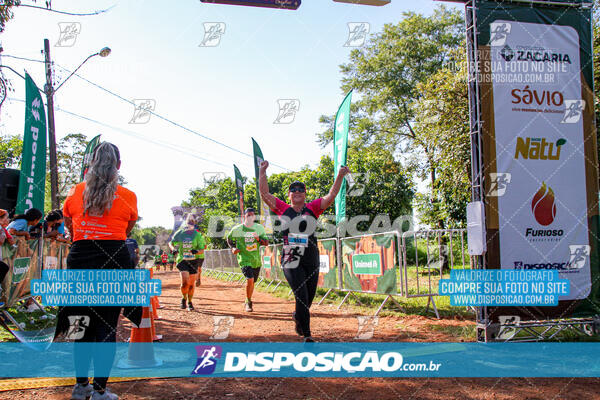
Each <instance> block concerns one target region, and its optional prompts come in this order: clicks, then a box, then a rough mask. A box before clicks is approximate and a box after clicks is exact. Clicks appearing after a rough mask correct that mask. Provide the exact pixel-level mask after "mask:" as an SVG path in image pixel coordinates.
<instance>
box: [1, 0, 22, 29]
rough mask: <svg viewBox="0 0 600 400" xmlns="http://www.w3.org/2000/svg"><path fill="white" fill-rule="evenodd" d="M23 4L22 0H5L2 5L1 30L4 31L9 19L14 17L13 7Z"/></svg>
mask: <svg viewBox="0 0 600 400" xmlns="http://www.w3.org/2000/svg"><path fill="white" fill-rule="evenodd" d="M19 4H21V1H20V0H5V1H3V2H2V5H0V32H4V27H5V26H6V22H8V20H9V19H12V17H13V12H12V7H14V6H18V5H19Z"/></svg>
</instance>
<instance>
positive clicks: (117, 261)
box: [59, 240, 133, 390]
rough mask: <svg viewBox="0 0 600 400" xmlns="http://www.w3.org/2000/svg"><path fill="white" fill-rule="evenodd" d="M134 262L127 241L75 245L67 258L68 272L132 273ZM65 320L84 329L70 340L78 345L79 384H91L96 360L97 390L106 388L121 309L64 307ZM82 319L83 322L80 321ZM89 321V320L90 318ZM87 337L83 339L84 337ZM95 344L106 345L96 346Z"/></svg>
mask: <svg viewBox="0 0 600 400" xmlns="http://www.w3.org/2000/svg"><path fill="white" fill-rule="evenodd" d="M132 267H133V265H132V261H131V258H130V256H129V251H128V250H127V246H126V245H125V241H120V240H98V241H92V240H80V241H76V242H74V243H73V245H72V246H71V251H70V252H69V256H68V257H67V268H68V269H90V268H93V269H130V268H132ZM61 311H62V313H63V314H64V315H63V316H62V318H64V319H66V318H68V319H69V321H68V324H69V327H70V329H73V327H74V325H75V320H76V319H78V320H79V321H80V322H79V321H78V322H77V326H81V327H83V328H84V330H83V331H81V329H80V328H78V331H79V332H80V333H79V334H76V332H71V334H72V335H73V336H70V335H67V340H74V341H75V348H74V356H75V360H74V364H75V375H76V376H77V382H78V383H84V382H87V380H88V371H89V367H90V363H91V361H92V358H93V360H94V388H95V389H96V390H101V389H104V388H105V387H106V382H107V381H108V376H109V375H110V370H111V368H112V364H113V361H114V358H115V352H116V344H115V341H116V337H117V326H118V322H119V314H120V313H121V307H64V308H63V309H62V310H61ZM76 317H79V318H76ZM86 317H87V318H86ZM59 318H60V317H59ZM81 335H83V337H80V336H81ZM95 343H103V344H102V345H101V346H96V345H95Z"/></svg>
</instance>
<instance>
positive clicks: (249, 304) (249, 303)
mask: <svg viewBox="0 0 600 400" xmlns="http://www.w3.org/2000/svg"><path fill="white" fill-rule="evenodd" d="M252 311H254V310H253V309H252V301H251V300H246V312H252Z"/></svg>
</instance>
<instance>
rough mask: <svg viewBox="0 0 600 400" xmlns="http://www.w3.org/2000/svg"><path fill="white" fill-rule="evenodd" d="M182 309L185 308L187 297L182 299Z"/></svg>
mask: <svg viewBox="0 0 600 400" xmlns="http://www.w3.org/2000/svg"><path fill="white" fill-rule="evenodd" d="M181 309H182V310H185V299H181Z"/></svg>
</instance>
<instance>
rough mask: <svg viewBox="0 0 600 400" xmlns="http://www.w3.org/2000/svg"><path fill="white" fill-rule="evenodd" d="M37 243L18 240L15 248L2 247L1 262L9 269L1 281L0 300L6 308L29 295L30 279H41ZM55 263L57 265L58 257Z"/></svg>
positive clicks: (36, 241) (5, 245)
mask: <svg viewBox="0 0 600 400" xmlns="http://www.w3.org/2000/svg"><path fill="white" fill-rule="evenodd" d="M39 242H40V241H39V240H25V239H22V238H18V239H17V242H16V246H15V247H12V246H8V245H7V244H4V245H2V261H3V262H4V263H6V264H7V265H8V266H9V267H10V268H9V270H8V273H7V274H6V277H5V278H4V280H3V281H2V295H3V297H2V298H3V301H4V302H5V303H6V304H7V306H8V307H11V306H12V305H14V304H15V302H16V301H17V300H18V299H20V298H22V297H25V296H27V295H29V293H30V288H29V281H30V280H31V279H39V278H40V277H41V268H40V265H39V263H38V246H39ZM57 255H58V252H57ZM56 262H57V263H58V257H57V259H56Z"/></svg>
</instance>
